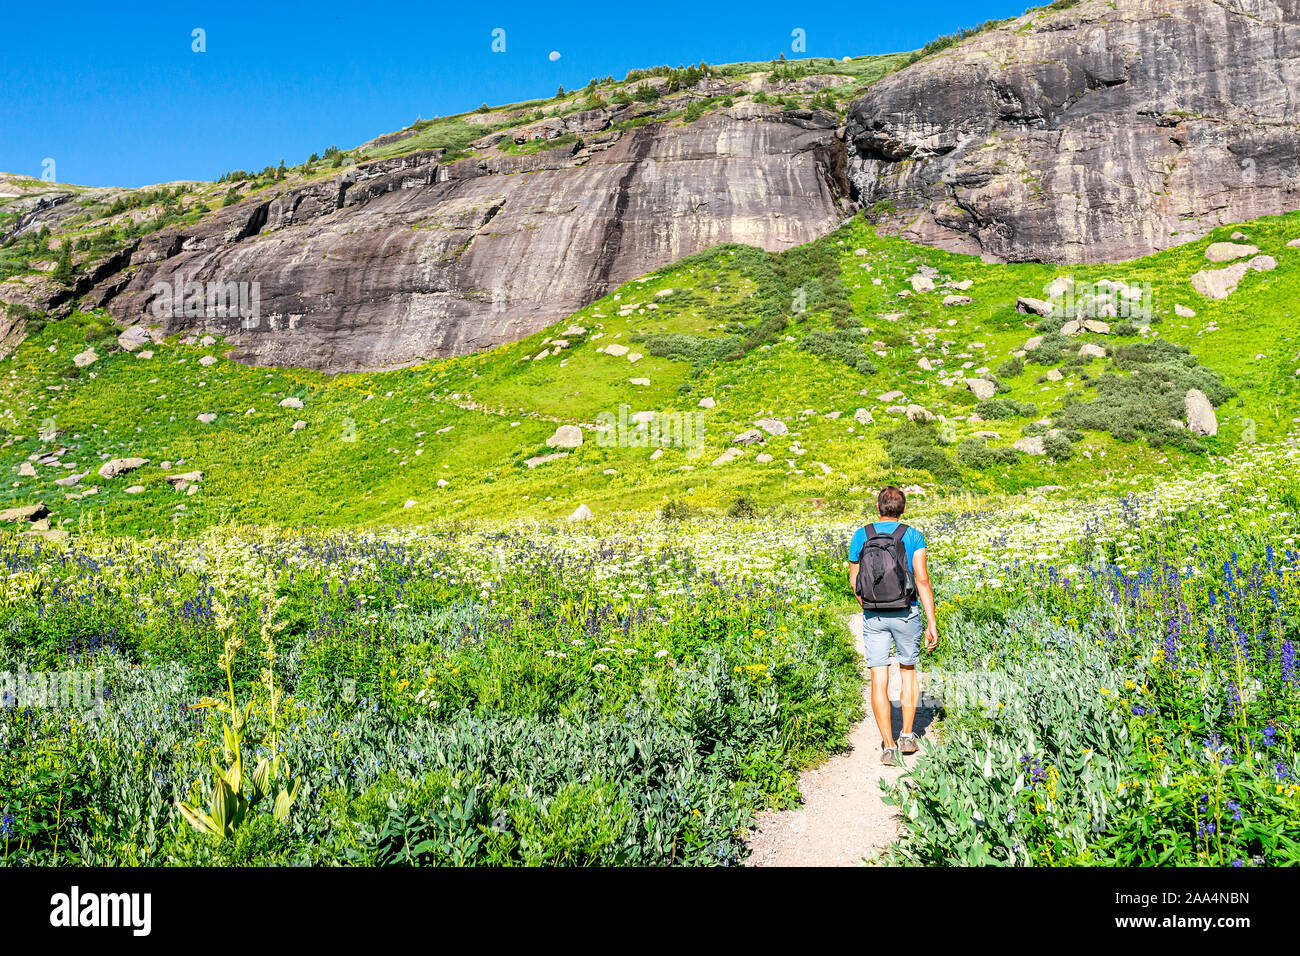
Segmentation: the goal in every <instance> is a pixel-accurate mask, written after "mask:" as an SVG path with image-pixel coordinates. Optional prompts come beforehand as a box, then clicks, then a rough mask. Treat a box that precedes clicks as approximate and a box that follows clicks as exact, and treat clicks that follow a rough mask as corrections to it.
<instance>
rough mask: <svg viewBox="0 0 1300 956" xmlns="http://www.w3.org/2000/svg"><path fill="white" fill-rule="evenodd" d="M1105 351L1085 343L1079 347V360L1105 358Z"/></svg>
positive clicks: (1098, 346) (1097, 346)
mask: <svg viewBox="0 0 1300 956" xmlns="http://www.w3.org/2000/svg"><path fill="white" fill-rule="evenodd" d="M1105 357H1106V350H1105V349H1104V348H1102V347H1101V346H1100V345H1093V344H1092V343H1091V342H1085V343H1084V344H1083V345H1080V346H1079V358H1105Z"/></svg>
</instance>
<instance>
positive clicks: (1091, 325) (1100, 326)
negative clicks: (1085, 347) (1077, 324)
mask: <svg viewBox="0 0 1300 956" xmlns="http://www.w3.org/2000/svg"><path fill="white" fill-rule="evenodd" d="M1083 327H1084V329H1085V330H1086V331H1088V332H1092V333H1094V334H1096V335H1110V325H1109V324H1108V323H1106V322H1102V321H1101V320H1100V319H1084V320H1083Z"/></svg>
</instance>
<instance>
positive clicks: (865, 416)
mask: <svg viewBox="0 0 1300 956" xmlns="http://www.w3.org/2000/svg"><path fill="white" fill-rule="evenodd" d="M853 420H854V421H855V422H857V423H858V424H859V425H870V424H871V423H872V422H874V421H875V418H873V417H872V415H871V412H869V411H867V410H866V409H865V408H859V409H858V410H857V411H856V412H854V413H853Z"/></svg>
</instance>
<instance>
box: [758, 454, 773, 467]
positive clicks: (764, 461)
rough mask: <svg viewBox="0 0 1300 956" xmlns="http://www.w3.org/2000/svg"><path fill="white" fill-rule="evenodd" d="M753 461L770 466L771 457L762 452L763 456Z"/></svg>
mask: <svg viewBox="0 0 1300 956" xmlns="http://www.w3.org/2000/svg"><path fill="white" fill-rule="evenodd" d="M754 461H756V462H758V463H759V464H760V465H767V464H771V462H772V456H771V455H769V454H768V453H767V452H763V454H761V455H758V456H756V457H755V458H754Z"/></svg>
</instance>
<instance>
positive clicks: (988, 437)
mask: <svg viewBox="0 0 1300 956" xmlns="http://www.w3.org/2000/svg"><path fill="white" fill-rule="evenodd" d="M975 437H976V438H983V439H984V440H985V441H994V440H995V439H998V438H1001V437H1002V436H1001V435H999V434H998V433H997V432H990V431H979V432H976V433H975Z"/></svg>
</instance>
